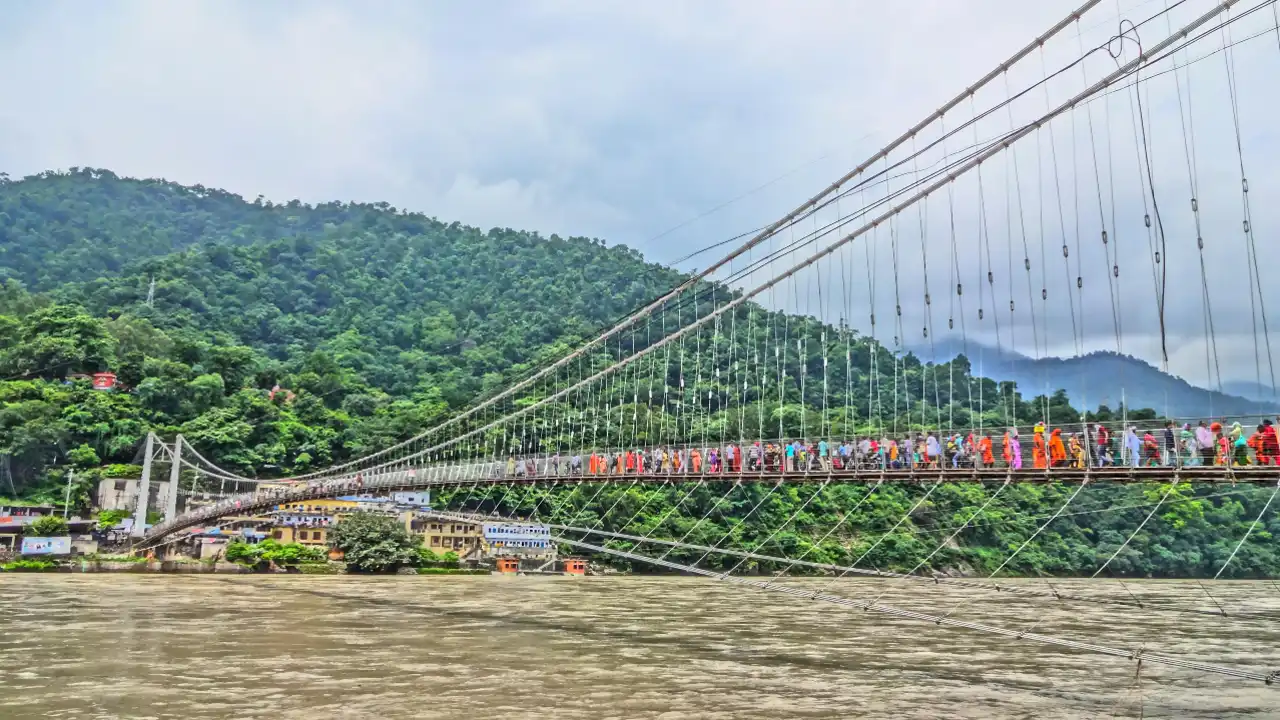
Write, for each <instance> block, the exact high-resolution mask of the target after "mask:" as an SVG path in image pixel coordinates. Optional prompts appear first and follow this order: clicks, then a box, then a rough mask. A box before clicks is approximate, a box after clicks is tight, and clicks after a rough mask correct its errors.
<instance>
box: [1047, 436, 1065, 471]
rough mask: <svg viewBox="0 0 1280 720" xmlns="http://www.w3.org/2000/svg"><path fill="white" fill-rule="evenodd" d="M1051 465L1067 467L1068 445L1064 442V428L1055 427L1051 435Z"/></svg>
mask: <svg viewBox="0 0 1280 720" xmlns="http://www.w3.org/2000/svg"><path fill="white" fill-rule="evenodd" d="M1049 464H1050V467H1066V465H1067V447H1066V445H1064V444H1063V442H1062V428H1054V429H1053V433H1052V434H1051V435H1050V436H1049Z"/></svg>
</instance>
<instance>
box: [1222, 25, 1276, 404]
mask: <svg viewBox="0 0 1280 720" xmlns="http://www.w3.org/2000/svg"><path fill="white" fill-rule="evenodd" d="M1272 12H1273V14H1274V13H1275V5H1274V4H1273V5H1272ZM1277 27H1278V28H1280V25H1278V26H1277ZM1277 32H1280V29H1278V30H1277ZM1222 44H1223V49H1224V52H1223V56H1222V59H1223V65H1224V67H1225V68H1226V74H1227V91H1228V95H1229V97H1230V100H1231V121H1232V128H1233V129H1234V130H1235V141H1236V143H1235V144H1236V159H1237V161H1238V164H1239V166H1240V203H1241V214H1242V223H1243V224H1242V227H1243V228H1244V237H1245V247H1246V249H1247V257H1248V264H1249V268H1248V270H1247V274H1248V275H1249V305H1250V307H1249V314H1250V319H1251V320H1252V321H1253V360H1254V369H1255V372H1256V378H1255V379H1256V382H1257V384H1258V386H1259V387H1263V385H1262V363H1261V359H1260V357H1259V355H1260V353H1259V351H1258V310H1259V308H1261V311H1262V312H1261V314H1262V331H1263V336H1264V339H1265V344H1266V355H1267V370H1268V372H1269V373H1270V381H1271V382H1270V387H1271V389H1272V390H1271V391H1272V397H1273V398H1274V397H1275V392H1276V390H1275V388H1276V367H1275V361H1274V359H1273V357H1272V354H1271V328H1270V326H1269V324H1268V323H1267V305H1266V299H1265V297H1264V293H1263V285H1262V277H1261V275H1260V274H1259V272H1258V248H1257V246H1256V244H1255V243H1254V237H1253V212H1252V209H1251V207H1250V203H1249V178H1248V174H1247V173H1246V172H1245V166H1244V141H1243V140H1242V139H1241V133H1240V102H1239V97H1238V91H1237V89H1236V61H1235V51H1234V50H1233V49H1232V47H1233V45H1234V43H1232V42H1231V29H1230V27H1229V26H1226V25H1224V26H1223V28H1222ZM1255 289H1256V290H1257V297H1256V298H1255V296H1254V291H1255Z"/></svg>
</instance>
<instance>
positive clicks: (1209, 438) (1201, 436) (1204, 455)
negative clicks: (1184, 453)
mask: <svg viewBox="0 0 1280 720" xmlns="http://www.w3.org/2000/svg"><path fill="white" fill-rule="evenodd" d="M1196 450H1197V451H1198V452H1199V454H1200V464H1201V465H1212V464H1213V432H1212V431H1211V430H1209V428H1208V427H1207V426H1206V425H1205V422H1204V421H1203V420H1201V421H1200V425H1199V427H1197V428H1196Z"/></svg>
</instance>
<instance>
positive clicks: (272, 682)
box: [0, 574, 1280, 720]
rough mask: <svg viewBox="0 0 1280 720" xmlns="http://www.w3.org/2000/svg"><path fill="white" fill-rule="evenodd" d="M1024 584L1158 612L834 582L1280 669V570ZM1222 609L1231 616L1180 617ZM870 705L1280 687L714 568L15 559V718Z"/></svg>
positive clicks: (796, 714) (1154, 706) (1240, 705)
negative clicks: (142, 570)
mask: <svg viewBox="0 0 1280 720" xmlns="http://www.w3.org/2000/svg"><path fill="white" fill-rule="evenodd" d="M786 582H787V583H789V584H793V585H797V586H805V587H812V588H815V589H816V588H818V587H822V586H824V585H825V584H826V581H823V580H812V579H809V580H788V581H786ZM1020 582H1021V584H1024V585H1027V586H1028V587H1030V588H1034V589H1037V590H1042V591H1044V592H1049V591H1050V589H1051V588H1052V589H1057V590H1059V591H1062V592H1064V593H1067V592H1070V593H1079V594H1087V595H1091V596H1094V597H1102V598H1111V599H1116V600H1125V601H1131V600H1133V599H1134V598H1140V599H1142V600H1143V601H1144V604H1146V605H1148V607H1147V609H1144V610H1138V609H1136V608H1133V607H1131V606H1124V605H1111V604H1105V603H1096V602H1089V603H1085V602H1075V601H1072V602H1063V601H1058V600H1054V599H1053V598H1052V597H1019V596H1014V595H1012V594H1010V593H989V592H980V591H971V590H962V589H957V588H947V587H935V586H933V585H931V584H927V583H910V582H884V581H874V580H873V581H867V580H848V581H844V580H842V581H839V582H837V583H835V584H834V585H833V586H832V587H831V591H832V592H838V593H839V594H842V595H846V596H848V597H853V598H857V599H872V598H875V597H877V596H879V595H881V594H883V597H881V599H880V602H881V603H883V604H887V605H892V606H895V607H901V608H906V609H911V610H917V611H923V612H933V613H939V612H940V613H945V612H947V611H948V610H952V609H954V610H955V614H954V615H953V617H960V618H964V619H969V620H974V621H980V622H985V623H988V624H991V625H997V626H1001V627H1010V628H1015V629H1026V628H1030V627H1032V626H1034V629H1035V631H1036V632H1038V633H1045V634H1049V635H1055V636H1061V637H1066V638H1071V639H1077V640H1085V641H1088V642H1092V643H1097V644H1102V645H1109V646H1115V647H1121V648H1132V649H1138V648H1143V649H1145V651H1146V652H1161V653H1164V654H1174V655H1182V656H1186V657H1193V658H1195V659H1197V660H1201V661H1205V662H1212V663H1216V664H1222V665H1228V666H1233V667H1245V668H1248V669H1251V670H1263V671H1271V670H1276V669H1280V621H1278V620H1277V619H1276V618H1280V587H1277V586H1276V585H1275V584H1272V583H1267V582H1257V583H1255V582H1231V583H1206V587H1201V586H1200V585H1199V584H1198V583H1195V582H1150V581H1143V582H1137V581H1135V582H1126V583H1125V584H1124V585H1123V586H1122V585H1120V584H1119V583H1118V582H1117V581H1114V580H1109V581H1103V580H1097V581H1057V580H1055V581H1052V582H1051V583H1046V582H1045V581H1020ZM1206 590H1208V591H1210V592H1211V593H1212V598H1210V597H1209V596H1208V595H1207V594H1206ZM1159 603H1163V604H1165V605H1166V606H1168V607H1167V608H1166V609H1155V608H1153V607H1151V606H1152V605H1153V604H1159ZM1216 605H1221V606H1222V607H1223V608H1224V609H1226V610H1227V611H1228V613H1229V616H1228V618H1225V619H1224V618H1221V617H1214V616H1212V615H1208V614H1204V613H1200V612H1181V611H1180V610H1182V609H1185V608H1192V609H1196V610H1205V609H1214V608H1216ZM1237 615H1238V617H1237ZM850 717H867V718H1077V717H1145V718H1154V717H1175V718H1229V717H1241V718H1245V717H1247V718H1280V684H1277V685H1273V686H1270V687H1268V686H1266V685H1264V684H1263V683H1262V682H1260V681H1253V680H1237V679H1233V678H1229V677H1222V676H1218V675H1213V674H1205V673H1201V672H1197V671H1190V670H1183V669H1178V668H1169V667H1162V666H1159V665H1152V664H1148V663H1143V664H1142V666H1141V668H1140V669H1139V668H1138V665H1137V663H1135V662H1133V661H1132V660H1128V659H1124V658H1114V657H1107V656H1102V655H1096V654H1092V653H1084V652H1080V651H1076V650H1069V649H1064V648H1057V647H1052V646H1046V645H1042V644H1038V643H1032V642H1028V641H1018V640H1011V639H1006V638H1002V637H997V636H992V635H985V634H980V633H976V632H973V631H969V630H962V629H952V628H947V627H938V626H936V625H933V624H932V623H927V622H920V621H917V620H908V619H900V618H895V617H889V616H885V615H882V614H879V613H873V612H865V611H860V610H853V609H849V608H845V607H840V606H836V605H832V604H829V603H824V602H814V601H804V600H799V599H796V598H794V597H790V596H787V595H780V594H775V593H770V592H760V591H757V590H751V589H746V588H742V587H738V586H733V585H729V584H725V583H718V582H715V581H713V580H706V579H697V578H666V577H635V576H632V577H627V576H617V577H588V578H552V577H474V576H471V577H462V576H454V577H447V576H434V577H379V578H357V577H341V576H336V577H335V576H251V577H249V576H226V577H217V576H178V575H161V576H153V575H15V574H6V575H0V718H4V720H25V719H27V718H68V719H70V718H75V719H76V720H81V719H85V718H93V719H103V720H106V719H115V718H129V719H134V718H185V719H194V718H218V719H222V718H236V719H241V718H272V719H295V718H296V719H298V720H303V719H307V720H310V719H312V718H379V719H381V720H388V719H391V718H850Z"/></svg>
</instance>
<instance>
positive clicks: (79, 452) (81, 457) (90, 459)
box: [67, 443, 102, 468]
mask: <svg viewBox="0 0 1280 720" xmlns="http://www.w3.org/2000/svg"><path fill="white" fill-rule="evenodd" d="M67 458H68V459H69V460H71V462H72V463H74V464H75V466H76V467H79V468H91V467H97V466H98V465H100V464H102V460H101V459H99V458H98V453H97V451H96V450H94V449H93V448H91V447H89V446H88V445H87V444H84V443H81V444H80V446H79V447H76V448H74V449H73V450H71V452H69V453H67Z"/></svg>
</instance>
